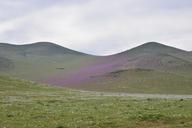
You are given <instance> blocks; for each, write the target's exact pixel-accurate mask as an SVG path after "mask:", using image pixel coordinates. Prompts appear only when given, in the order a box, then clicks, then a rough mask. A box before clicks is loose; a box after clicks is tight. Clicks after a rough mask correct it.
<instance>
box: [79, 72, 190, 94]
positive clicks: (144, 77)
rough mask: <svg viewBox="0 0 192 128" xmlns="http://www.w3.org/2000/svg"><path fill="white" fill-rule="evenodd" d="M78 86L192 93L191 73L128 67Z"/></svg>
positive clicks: (112, 89)
mask: <svg viewBox="0 0 192 128" xmlns="http://www.w3.org/2000/svg"><path fill="white" fill-rule="evenodd" d="M78 88H80V89H82V88H83V89H85V90H93V91H104V92H106V91H107V92H129V93H152V94H154V93H158V94H192V75H191V74H188V75H183V74H176V73H168V72H160V71H155V70H145V69H139V70H136V69H130V70H122V71H118V72H112V73H110V74H108V75H105V76H102V77H100V79H99V80H97V81H95V82H94V83H93V82H92V83H91V84H87V85H86V84H84V85H81V86H78Z"/></svg>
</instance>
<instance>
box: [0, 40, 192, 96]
mask: <svg viewBox="0 0 192 128" xmlns="http://www.w3.org/2000/svg"><path fill="white" fill-rule="evenodd" d="M0 46H1V47H0V49H2V50H1V51H0V57H1V58H2V59H1V61H0V67H1V68H0V69H1V70H0V73H1V74H7V75H11V76H16V77H20V78H24V79H28V80H34V81H38V82H42V83H47V84H51V85H54V86H67V87H72V88H78V89H85V90H99V91H120V92H147V93H179V94H185V93H187V94H191V92H192V91H191V89H192V56H191V54H190V53H189V52H187V51H184V50H180V49H177V48H173V47H170V46H166V45H163V44H160V43H156V42H149V43H145V44H143V45H141V46H138V47H136V48H133V49H130V50H127V51H124V52H122V53H119V54H115V55H111V56H103V57H98V56H91V55H87V54H84V53H79V52H76V51H73V50H70V49H67V48H64V47H61V46H58V45H55V44H52V43H48V42H40V43H35V44H29V45H21V46H17V45H8V44H0ZM7 64H9V65H7Z"/></svg>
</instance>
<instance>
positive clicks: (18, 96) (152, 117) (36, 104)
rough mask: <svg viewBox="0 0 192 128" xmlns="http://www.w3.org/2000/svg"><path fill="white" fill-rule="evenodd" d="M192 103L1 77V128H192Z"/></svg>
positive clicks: (189, 101) (191, 101) (190, 101)
mask: <svg viewBox="0 0 192 128" xmlns="http://www.w3.org/2000/svg"><path fill="white" fill-rule="evenodd" d="M191 106H192V100H163V99H162V100H160V99H151V100H150V99H146V100H142V99H131V98H128V97H105V96H99V95H95V94H91V93H80V92H77V91H72V90H68V89H60V88H52V87H48V86H39V85H36V84H34V83H31V82H26V81H21V80H16V79H11V78H8V77H3V76H0V128H5V127H6V128H26V127H27V128H118V127H119V128H136V127H137V128H190V127H192V113H191V112H192V108H191Z"/></svg>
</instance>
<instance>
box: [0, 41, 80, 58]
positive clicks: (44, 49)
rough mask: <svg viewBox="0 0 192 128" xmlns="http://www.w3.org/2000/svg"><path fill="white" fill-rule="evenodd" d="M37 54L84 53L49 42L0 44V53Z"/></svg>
mask: <svg viewBox="0 0 192 128" xmlns="http://www.w3.org/2000/svg"><path fill="white" fill-rule="evenodd" d="M13 54H14V55H20V56H28V55H39V56H53V55H63V54H74V55H84V53H81V52H77V51H74V50H71V49H68V48H64V47H62V46H59V45H56V44H53V43H50V42H37V43H33V44H26V45H11V44H5V43H4V44H3V43H1V44H0V55H13Z"/></svg>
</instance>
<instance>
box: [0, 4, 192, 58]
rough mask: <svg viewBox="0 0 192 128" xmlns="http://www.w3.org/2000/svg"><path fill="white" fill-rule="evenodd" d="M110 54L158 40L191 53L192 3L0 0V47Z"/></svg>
mask: <svg viewBox="0 0 192 128" xmlns="http://www.w3.org/2000/svg"><path fill="white" fill-rule="evenodd" d="M38 41H49V42H54V43H57V44H59V45H62V46H65V47H68V48H71V49H74V50H78V51H82V52H85V53H91V54H97V55H108V54H112V53H118V52H121V51H124V50H127V49H130V48H133V47H135V46H138V45H140V44H143V43H145V42H150V41H156V42H160V43H163V44H167V45H171V46H175V47H178V48H181V49H185V50H191V51H192V0H0V42H4V43H13V44H26V43H33V42H38Z"/></svg>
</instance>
